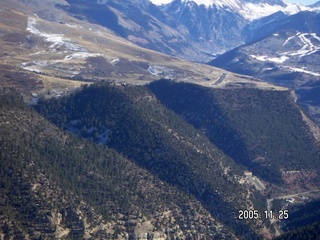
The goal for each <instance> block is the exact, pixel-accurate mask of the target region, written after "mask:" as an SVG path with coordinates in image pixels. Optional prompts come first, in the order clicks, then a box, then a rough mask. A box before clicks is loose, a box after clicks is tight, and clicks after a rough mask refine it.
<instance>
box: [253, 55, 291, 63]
mask: <svg viewBox="0 0 320 240" xmlns="http://www.w3.org/2000/svg"><path fill="white" fill-rule="evenodd" d="M250 57H251V58H254V59H257V60H259V61H262V62H266V61H268V62H274V63H284V62H285V61H286V60H288V59H289V57H287V56H281V57H268V56H266V55H262V56H256V55H250Z"/></svg>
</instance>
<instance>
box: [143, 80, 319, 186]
mask: <svg viewBox="0 0 320 240" xmlns="http://www.w3.org/2000/svg"><path fill="white" fill-rule="evenodd" d="M149 89H151V91H152V92H153V93H154V94H155V95H156V96H157V98H158V99H159V100H160V101H161V102H162V103H163V104H164V105H165V106H167V107H168V108H170V109H172V110H173V111H175V112H176V113H178V114H179V115H180V116H182V117H183V118H184V119H185V120H186V121H187V122H189V123H190V124H192V125H193V126H194V127H195V128H196V129H199V130H201V131H202V132H203V133H204V134H205V135H206V136H207V137H208V138H209V139H210V140H211V142H212V143H214V144H215V145H216V146H218V147H219V149H221V150H222V151H223V152H224V153H225V154H227V155H229V156H230V157H232V158H233V159H235V160H236V162H237V163H239V164H241V165H244V166H246V167H248V168H249V169H250V170H252V171H253V173H254V174H255V175H258V176H260V177H262V178H263V179H264V180H266V181H268V182H272V183H276V184H281V183H282V180H283V179H282V175H281V174H282V172H284V171H294V170H298V171H299V170H306V171H310V172H313V173H314V171H316V174H318V173H319V162H320V152H319V146H318V145H317V144H316V143H315V140H314V138H313V136H312V134H311V133H310V129H309V128H308V126H307V125H306V123H305V122H304V121H303V120H302V116H301V112H300V109H299V108H298V107H297V105H296V104H295V103H294V100H293V98H292V96H291V94H290V92H289V91H273V90H270V91H264V90H259V89H253V88H234V89H209V88H204V87H201V86H197V85H194V84H187V83H174V82H170V81H168V80H162V81H158V82H153V83H151V84H149Z"/></svg>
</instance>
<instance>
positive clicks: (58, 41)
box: [27, 17, 83, 51]
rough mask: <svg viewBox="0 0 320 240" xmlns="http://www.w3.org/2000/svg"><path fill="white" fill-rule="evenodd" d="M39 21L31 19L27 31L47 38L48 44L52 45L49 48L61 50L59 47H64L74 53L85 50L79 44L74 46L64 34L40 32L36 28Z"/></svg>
mask: <svg viewBox="0 0 320 240" xmlns="http://www.w3.org/2000/svg"><path fill="white" fill-rule="evenodd" d="M37 21H38V20H37V19H36V18H33V17H32V18H31V17H29V19H28V27H27V30H28V31H29V32H30V33H33V34H35V35H38V36H40V37H43V38H45V41H46V42H50V43H52V44H51V45H50V46H49V48H52V49H54V48H59V47H62V46H64V47H65V48H67V49H68V50H72V51H81V50H83V48H82V47H81V46H79V45H77V44H74V43H71V42H70V39H68V38H65V37H64V35H63V34H56V33H45V32H41V31H40V30H38V29H37V28H36V24H37Z"/></svg>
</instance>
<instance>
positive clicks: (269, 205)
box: [267, 190, 320, 237]
mask: <svg viewBox="0 0 320 240" xmlns="http://www.w3.org/2000/svg"><path fill="white" fill-rule="evenodd" d="M317 192H320V190H311V191H306V192H300V193H294V194H288V195H282V196H279V197H275V198H270V199H267V209H268V212H269V211H271V207H272V202H273V201H274V200H275V199H288V198H294V197H298V196H299V195H306V194H308V193H317ZM278 221H279V219H270V223H271V224H272V225H273V226H274V228H275V231H276V232H275V236H276V237H277V236H280V235H281V228H280V226H279V225H278V224H275V223H277V222H278Z"/></svg>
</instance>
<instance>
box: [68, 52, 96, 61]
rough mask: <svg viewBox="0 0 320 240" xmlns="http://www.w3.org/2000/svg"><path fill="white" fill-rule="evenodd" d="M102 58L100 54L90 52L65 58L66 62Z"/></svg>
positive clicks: (78, 53)
mask: <svg viewBox="0 0 320 240" xmlns="http://www.w3.org/2000/svg"><path fill="white" fill-rule="evenodd" d="M98 56H101V54H99V53H89V52H76V53H73V54H70V55H68V56H65V58H64V60H84V59H87V58H88V57H98Z"/></svg>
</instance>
